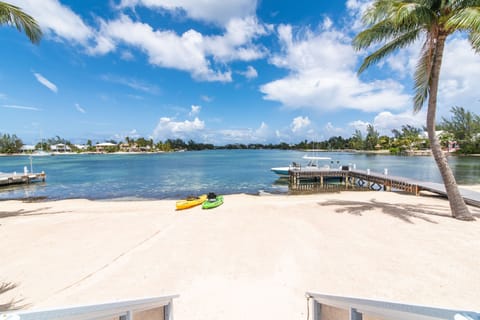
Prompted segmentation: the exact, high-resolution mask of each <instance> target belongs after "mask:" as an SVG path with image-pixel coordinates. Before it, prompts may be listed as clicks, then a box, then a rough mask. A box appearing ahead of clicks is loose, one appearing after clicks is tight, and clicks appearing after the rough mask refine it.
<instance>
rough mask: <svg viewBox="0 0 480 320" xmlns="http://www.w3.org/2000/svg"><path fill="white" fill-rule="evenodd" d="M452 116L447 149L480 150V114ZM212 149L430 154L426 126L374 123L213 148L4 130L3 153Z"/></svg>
mask: <svg viewBox="0 0 480 320" xmlns="http://www.w3.org/2000/svg"><path fill="white" fill-rule="evenodd" d="M451 113H452V118H451V119H445V118H442V122H441V123H440V124H438V125H437V129H438V131H437V135H438V136H439V138H440V142H441V144H442V147H443V149H444V150H445V151H447V152H450V153H455V154H479V153H480V117H479V116H478V115H476V114H474V113H472V112H470V111H466V110H465V109H464V108H461V107H453V108H452V109H451ZM213 149H279V150H317V151H350V152H367V153H383V154H384V153H391V154H407V155H427V154H429V149H430V143H429V140H428V138H427V135H426V133H425V130H424V129H423V128H415V127H413V126H410V125H403V126H402V127H401V128H400V129H399V130H397V129H394V130H392V136H386V135H382V136H381V135H380V134H379V133H378V131H377V130H375V128H374V126H373V125H370V124H369V125H368V126H367V130H366V134H365V135H364V134H363V133H362V132H361V131H360V130H358V129H357V130H355V132H354V133H353V135H352V136H351V137H349V138H343V137H342V136H333V137H330V138H329V139H328V140H323V141H307V140H304V141H301V142H299V143H296V144H288V143H285V142H282V143H278V144H272V143H270V144H261V143H250V144H243V143H235V144H226V145H224V146H215V145H213V144H209V143H197V142H195V141H193V140H189V141H187V142H185V141H184V140H182V139H167V140H165V141H158V142H154V141H153V139H145V138H137V139H134V138H129V137H126V138H125V139H124V140H123V141H115V140H109V141H106V142H102V143H99V142H97V143H95V144H93V143H92V141H91V140H88V141H87V142H86V144H83V145H78V144H72V143H71V142H70V141H68V140H66V139H63V138H61V137H59V136H56V137H54V138H50V139H47V140H43V141H41V142H38V143H37V144H36V145H25V144H23V142H22V140H21V139H20V138H19V137H18V136H17V135H16V134H0V154H4V155H5V154H6V155H14V154H34V153H38V152H49V153H54V154H62V153H154V152H175V151H199V150H213Z"/></svg>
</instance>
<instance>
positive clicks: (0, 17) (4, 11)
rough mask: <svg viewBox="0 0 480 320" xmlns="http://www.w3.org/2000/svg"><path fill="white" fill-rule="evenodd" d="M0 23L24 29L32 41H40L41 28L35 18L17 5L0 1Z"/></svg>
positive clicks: (20, 29) (19, 29)
mask: <svg viewBox="0 0 480 320" xmlns="http://www.w3.org/2000/svg"><path fill="white" fill-rule="evenodd" d="M0 24H10V25H13V26H15V27H16V28H17V29H18V31H20V32H22V31H24V32H25V34H26V35H27V37H28V38H29V39H30V41H31V42H33V43H38V42H40V39H41V38H42V30H41V29H40V27H39V26H38V24H37V22H36V21H35V19H34V18H33V17H32V16H30V15H28V14H26V13H25V12H23V11H22V9H20V8H19V7H16V6H14V5H11V4H8V3H5V2H1V1H0Z"/></svg>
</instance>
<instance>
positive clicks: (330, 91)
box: [260, 25, 410, 112]
mask: <svg viewBox="0 0 480 320" xmlns="http://www.w3.org/2000/svg"><path fill="white" fill-rule="evenodd" d="M278 35H279V38H280V41H281V43H282V46H283V52H282V53H281V54H277V55H274V56H273V58H272V59H271V61H270V62H271V63H272V64H274V65H275V66H277V67H280V68H286V69H288V70H289V71H290V74H289V75H288V76H286V77H284V78H282V79H279V80H275V81H272V82H270V83H267V84H264V85H263V86H261V87H260V91H261V92H262V93H263V94H264V99H266V100H273V101H280V102H281V103H282V104H283V105H284V106H287V107H291V108H313V109H318V110H338V109H356V110H362V111H366V112H372V111H381V110H385V109H402V108H405V107H406V106H408V105H409V103H410V96H409V95H407V94H403V93H402V92H403V90H404V88H403V86H402V85H401V84H400V83H398V82H396V81H394V80H391V79H387V80H376V81H371V82H362V81H361V80H360V79H359V78H358V77H357V76H356V70H355V68H356V64H357V55H356V53H355V52H354V50H353V48H352V46H351V39H350V38H348V37H346V36H345V35H344V34H342V33H340V32H338V31H335V30H329V31H320V32H318V33H314V32H312V31H311V30H306V31H304V32H303V34H301V35H297V36H293V31H292V27H291V26H286V25H282V26H280V27H279V28H278Z"/></svg>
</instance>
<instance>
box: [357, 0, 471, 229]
mask: <svg viewBox="0 0 480 320" xmlns="http://www.w3.org/2000/svg"><path fill="white" fill-rule="evenodd" d="M363 21H364V23H365V24H366V25H367V29H365V30H364V31H362V32H360V33H359V34H358V35H357V36H356V37H355V39H354V40H353V46H354V47H355V48H356V49H357V50H360V49H365V48H369V47H374V46H375V45H376V44H382V46H381V47H380V48H379V49H377V50H376V51H375V52H373V53H372V54H370V55H368V56H367V57H366V58H365V60H364V61H363V63H362V65H361V66H360V68H359V71H358V72H359V73H361V72H363V71H364V70H366V69H367V68H368V67H370V66H371V65H372V64H374V63H377V62H379V61H380V60H382V59H383V58H385V57H386V56H388V55H389V54H392V53H394V52H396V51H397V50H399V49H402V48H405V47H406V46H408V45H409V44H412V43H413V42H415V41H416V40H417V39H419V38H420V37H421V36H422V35H423V36H424V43H423V47H422V52H421V57H420V59H419V61H418V63H417V67H416V70H415V96H414V105H413V109H414V111H419V110H420V109H421V108H422V107H423V105H424V104H425V101H427V99H428V109H427V131H428V138H429V140H430V145H431V148H432V154H433V157H434V159H435V161H436V163H437V166H438V168H439V170H440V173H441V175H442V179H443V182H444V185H445V189H446V191H447V196H448V200H449V202H450V209H451V211H452V216H453V217H455V218H457V219H462V220H474V218H473V216H472V214H471V212H470V211H469V210H468V208H467V206H466V204H465V201H464V200H463V197H462V196H461V195H460V192H459V190H458V186H457V183H456V181H455V177H454V176H453V173H452V170H451V169H450V167H449V165H448V162H447V159H446V157H445V155H444V154H443V152H442V149H441V146H440V141H439V139H438V137H437V136H436V134H435V118H436V109H437V93H438V83H439V79H440V69H441V65H442V59H443V52H444V48H445V42H446V39H447V37H448V36H449V35H451V34H453V33H454V32H456V31H462V32H465V33H467V34H468V35H469V40H470V43H471V45H472V47H473V49H474V50H475V51H476V52H477V53H478V52H479V51H480V1H479V0H375V1H374V2H373V4H372V5H371V6H370V8H369V9H367V11H366V12H365V14H364V16H363Z"/></svg>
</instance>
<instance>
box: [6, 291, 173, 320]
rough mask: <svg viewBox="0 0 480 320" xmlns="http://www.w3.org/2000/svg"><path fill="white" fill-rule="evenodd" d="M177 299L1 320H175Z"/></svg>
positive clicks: (24, 313)
mask: <svg viewBox="0 0 480 320" xmlns="http://www.w3.org/2000/svg"><path fill="white" fill-rule="evenodd" d="M178 297H179V296H178V295H171V296H164V297H154V298H146V299H138V300H128V301H119V302H111V303H104V304H96V305H85V306H76V307H68V308H59V309H48V310H25V311H12V312H7V313H0V319H1V320H34V319H35V320H60V319H62V320H107V319H108V320H173V299H175V298H178Z"/></svg>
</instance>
